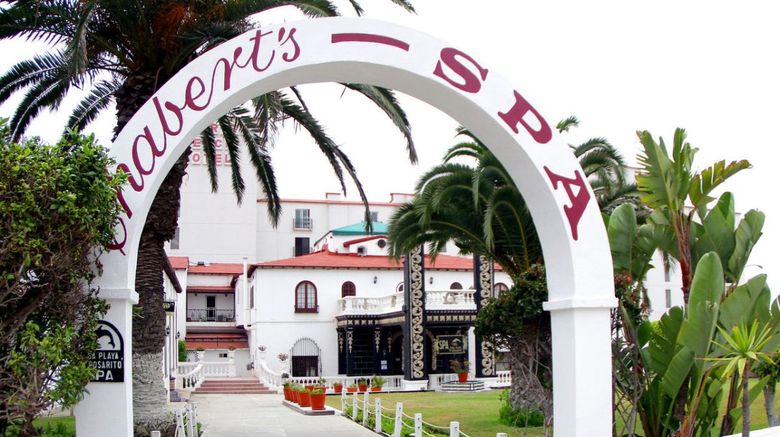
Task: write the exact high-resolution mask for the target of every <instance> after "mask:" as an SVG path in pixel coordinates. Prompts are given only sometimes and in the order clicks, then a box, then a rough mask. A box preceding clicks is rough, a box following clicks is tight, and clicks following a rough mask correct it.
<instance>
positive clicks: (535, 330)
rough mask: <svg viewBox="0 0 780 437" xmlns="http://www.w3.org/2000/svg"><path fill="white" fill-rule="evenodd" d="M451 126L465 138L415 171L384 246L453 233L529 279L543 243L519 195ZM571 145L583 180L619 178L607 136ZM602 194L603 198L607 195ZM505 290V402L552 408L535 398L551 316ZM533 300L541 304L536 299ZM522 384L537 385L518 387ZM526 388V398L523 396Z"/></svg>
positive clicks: (544, 380)
mask: <svg viewBox="0 0 780 437" xmlns="http://www.w3.org/2000/svg"><path fill="white" fill-rule="evenodd" d="M568 120H569V123H568V126H571V125H572V124H571V121H572V120H573V121H576V119H573V118H570V119H568ZM559 126H561V125H560V124H559ZM457 133H458V135H462V136H465V137H466V138H467V140H466V141H464V142H461V143H458V144H456V145H454V146H453V147H451V148H450V149H449V150H448V151H447V152H446V154H445V155H444V159H443V162H442V164H440V165H438V166H436V167H434V168H433V169H431V170H430V171H428V172H427V173H425V174H424V175H423V176H422V177H421V178H420V181H419V182H418V183H417V186H416V188H415V193H416V197H415V199H414V200H413V201H412V202H410V203H407V204H405V205H403V206H401V208H399V210H398V211H397V212H396V214H394V215H393V218H392V219H391V221H390V228H389V238H388V240H389V246H388V247H389V252H390V254H391V255H392V256H394V257H397V258H398V257H400V256H402V255H404V254H405V253H409V252H411V251H412V250H414V249H415V248H417V247H419V246H420V245H422V244H427V245H428V246H429V248H430V249H429V251H430V253H431V256H434V257H435V256H436V255H437V254H438V253H440V252H441V251H443V250H444V249H445V248H446V245H447V243H448V242H449V241H452V242H453V243H454V244H455V245H456V246H457V247H458V249H459V251H460V252H461V253H463V254H477V255H484V256H487V257H489V258H491V259H493V260H494V261H495V262H496V263H497V264H499V265H500V266H501V268H502V269H503V270H504V271H505V272H506V273H507V274H509V275H510V277H511V278H512V280H513V282H515V284H520V283H523V284H528V283H529V281H528V280H526V276H529V275H530V276H531V277H536V276H539V272H540V271H541V272H543V271H544V269H543V267H539V264H540V263H542V249H541V244H540V242H539V239H538V236H537V233H536V228H535V226H534V223H533V220H532V219H531V215H530V212H529V211H528V208H527V206H526V204H525V201H524V200H523V197H522V195H521V194H520V192H519V191H518V189H517V186H516V185H515V183H514V182H513V181H512V179H511V177H510V176H509V174H508V173H507V171H506V169H505V168H504V167H503V165H502V164H501V163H500V162H499V161H498V159H497V158H496V157H495V155H493V154H492V153H491V152H490V151H489V150H488V149H487V147H485V145H484V144H482V142H480V141H479V139H477V138H476V137H474V136H473V135H472V134H471V133H470V132H469V131H467V130H466V129H464V128H459V129H458V131H457ZM574 149H575V153H577V155H578V157H579V158H580V162H581V164H582V166H583V169H584V170H585V174H586V176H587V177H588V179H589V180H591V181H593V180H598V181H600V182H601V183H602V186H607V185H613V186H617V187H620V186H622V185H623V184H624V182H625V177H624V176H623V173H622V172H623V161H622V157H621V156H620V154H619V153H618V152H617V151H616V150H615V149H614V148H613V147H611V146H609V144H608V143H607V142H606V141H604V140H601V141H600V142H598V143H596V142H590V143H586V145H584V146H582V147H578V148H574ZM463 159H468V160H473V161H474V165H473V166H471V165H467V164H463V163H461V162H459V161H462V160H463ZM610 189H611V190H613V191H618V190H617V189H612V188H610ZM625 191H627V192H628V191H630V190H625ZM601 199H607V196H602V197H600V198H599V200H601ZM600 205H601V204H600ZM542 276H543V273H542ZM531 282H532V281H531ZM521 288H522V287H521ZM511 291H512V293H507V294H506V296H505V299H500V300H496V301H494V303H495V304H496V305H497V306H498V305H500V306H503V307H504V308H508V309H509V311H512V312H511V315H510V316H509V318H511V319H513V320H515V322H517V321H518V320H522V322H517V323H515V324H514V326H515V329H512V328H509V327H507V326H508V325H507V324H503V325H504V327H503V328H502V329H501V332H502V336H503V337H506V338H505V339H504V341H505V342H506V343H507V344H509V345H510V348H509V349H510V353H511V354H512V363H513V367H514V370H515V371H513V372H512V390H511V398H510V399H511V403H512V405H513V407H515V408H518V407H522V408H528V405H533V406H535V407H534V408H541V409H543V410H544V411H547V412H548V413H550V412H551V404H550V403H549V401H550V393H548V399H547V400H546V402H544V401H540V400H539V398H540V397H543V396H540V393H542V392H544V391H545V390H546V389H544V387H547V388H549V382H550V381H549V378H548V376H549V372H545V371H544V370H543V369H541V368H542V367H543V366H544V363H545V362H548V360H547V359H546V358H545V355H546V354H547V352H549V351H550V350H551V346H550V344H549V342H550V338H551V337H550V335H549V329H550V326H549V318H548V316H547V315H546V314H545V313H543V312H542V311H541V307H539V308H538V311H534V309H527V308H526V309H520V308H517V307H518V305H517V301H518V300H519V299H521V295H522V293H520V292H519V291H518V290H516V289H515V288H513V289H512V290H511ZM530 300H533V299H530ZM535 302H536V303H538V304H539V305H541V300H538V301H535ZM490 305H491V304H488V306H490ZM510 308H511V309H510ZM518 310H519V311H521V312H522V314H520V313H518V312H517V311H518ZM482 313H484V314H489V315H488V316H486V318H492V319H496V316H495V315H496V314H504V313H505V311H503V309H498V308H488V307H486V311H482ZM479 318H480V317H478V322H477V325H478V327H484V328H485V331H490V332H491V333H493V334H495V333H497V332H498V331H496V330H494V329H493V328H491V326H493V327H494V326H496V324H495V323H492V324H491V323H484V324H483V323H482V322H480V320H479ZM488 325H490V326H488ZM540 357H541V358H540ZM548 358H549V357H548ZM540 364H541V365H540ZM518 366H520V367H522V368H518ZM528 387H537V388H538V390H535V391H534V390H522V389H521V388H528ZM521 393H522V395H521ZM525 395H528V396H529V398H528V399H523V398H522V396H525ZM548 418H549V416H548Z"/></svg>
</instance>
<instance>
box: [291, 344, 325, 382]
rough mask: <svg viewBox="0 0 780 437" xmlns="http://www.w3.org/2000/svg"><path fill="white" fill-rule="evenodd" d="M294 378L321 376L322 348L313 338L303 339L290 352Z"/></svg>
mask: <svg viewBox="0 0 780 437" xmlns="http://www.w3.org/2000/svg"><path fill="white" fill-rule="evenodd" d="M290 357H291V358H292V359H291V362H292V369H291V370H292V376H319V375H320V347H319V346H317V343H316V342H315V341H314V340H312V339H311V338H301V339H299V340H298V341H296V342H295V344H294V345H293V347H292V350H291V351H290Z"/></svg>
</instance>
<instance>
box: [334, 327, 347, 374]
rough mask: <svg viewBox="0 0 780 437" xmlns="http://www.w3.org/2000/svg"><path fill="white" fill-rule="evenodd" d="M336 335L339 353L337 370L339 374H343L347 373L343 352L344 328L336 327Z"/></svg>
mask: <svg viewBox="0 0 780 437" xmlns="http://www.w3.org/2000/svg"><path fill="white" fill-rule="evenodd" d="M336 336H337V338H338V344H339V353H338V357H339V370H338V372H339V375H344V374H346V373H347V369H346V360H345V354H344V350H345V347H344V342H345V339H344V337H345V335H344V330H343V329H336Z"/></svg>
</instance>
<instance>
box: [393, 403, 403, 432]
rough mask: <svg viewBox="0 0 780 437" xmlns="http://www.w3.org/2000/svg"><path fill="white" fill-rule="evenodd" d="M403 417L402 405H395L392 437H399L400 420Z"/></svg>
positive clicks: (400, 429)
mask: <svg viewBox="0 0 780 437" xmlns="http://www.w3.org/2000/svg"><path fill="white" fill-rule="evenodd" d="M403 415H404V404H403V403H402V402H396V403H395V423H394V424H393V437H401V431H402V430H403V423H402V418H403Z"/></svg>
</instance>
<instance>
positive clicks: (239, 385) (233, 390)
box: [193, 378, 276, 395]
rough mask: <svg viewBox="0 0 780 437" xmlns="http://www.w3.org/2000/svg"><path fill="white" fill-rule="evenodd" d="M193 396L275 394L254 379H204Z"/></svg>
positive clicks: (274, 391)
mask: <svg viewBox="0 0 780 437" xmlns="http://www.w3.org/2000/svg"><path fill="white" fill-rule="evenodd" d="M193 394H199V395H201V394H276V390H271V389H269V388H268V387H266V386H264V385H263V384H261V383H260V381H258V380H257V379H256V378H220V379H211V378H209V379H206V380H205V381H203V384H201V385H200V387H198V388H197V389H195V391H194V392H193Z"/></svg>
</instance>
